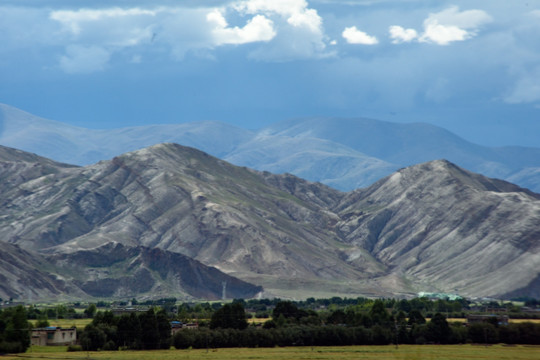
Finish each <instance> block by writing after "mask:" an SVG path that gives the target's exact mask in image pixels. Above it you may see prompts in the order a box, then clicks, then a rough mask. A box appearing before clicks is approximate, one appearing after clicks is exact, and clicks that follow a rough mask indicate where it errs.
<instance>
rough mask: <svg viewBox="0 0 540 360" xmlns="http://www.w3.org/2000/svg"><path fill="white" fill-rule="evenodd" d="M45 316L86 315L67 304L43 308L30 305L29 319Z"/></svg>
mask: <svg viewBox="0 0 540 360" xmlns="http://www.w3.org/2000/svg"><path fill="white" fill-rule="evenodd" d="M44 317H46V318H47V319H80V318H83V317H84V315H83V314H81V313H78V312H76V310H75V309H74V308H72V307H67V306H66V305H56V306H53V307H46V308H41V309H40V308H38V307H36V306H30V307H29V308H28V319H42V318H44Z"/></svg>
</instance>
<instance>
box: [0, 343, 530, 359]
mask: <svg viewBox="0 0 540 360" xmlns="http://www.w3.org/2000/svg"><path fill="white" fill-rule="evenodd" d="M2 359H3V360H4V359H5V360H7V359H111V360H113V359H125V360H127V359H159V360H169V359H190V360H199V359H216V360H218V359H219V360H236V359H238V360H242V359H246V360H247V359H260V360H266V359H268V360H277V359H279V360H285V359H368V360H369V359H377V360H382V359H401V360H413V359H433V360H435V359H436V360H446V359H448V360H454V359H471V360H472V359H474V360H477V359H509V360H510V359H511V360H528V359H540V347H539V346H505V345H493V346H487V347H486V346H483V345H401V346H399V348H398V349H396V348H395V346H390V345H387V346H346V347H314V348H311V347H286V348H277V347H276V348H268V349H266V348H260V349H246V348H241V349H210V350H155V351H113V352H110V351H100V352H76V353H73V352H70V353H68V352H66V347H55V348H53V347H48V348H47V347H34V348H32V349H30V350H29V351H28V352H26V353H25V354H18V355H14V356H6V357H2Z"/></svg>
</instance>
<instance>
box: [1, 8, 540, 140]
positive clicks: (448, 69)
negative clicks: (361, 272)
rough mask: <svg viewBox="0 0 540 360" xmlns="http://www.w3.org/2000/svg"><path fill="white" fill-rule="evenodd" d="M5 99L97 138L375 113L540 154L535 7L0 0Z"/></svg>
mask: <svg viewBox="0 0 540 360" xmlns="http://www.w3.org/2000/svg"><path fill="white" fill-rule="evenodd" d="M0 103H5V104H8V105H11V106H15V107H17V108H20V109H23V110H25V111H28V112H30V113H32V114H35V115H38V116H41V117H44V118H47V119H52V120H57V121H61V122H64V123H68V124H72V125H76V126H82V127H88V128H94V129H107V128H119V127H126V126H139V125H148V124H168V123H183V122H192V121H202V120H215V121H222V122H227V123H231V124H234V125H237V126H241V127H245V128H249V129H259V128H262V127H264V126H267V125H269V124H272V123H274V122H278V121H282V120H286V119H290V118H298V117H312V116H324V117H368V118H374V119H379V120H386V121H392V122H400V123H409V122H426V123H431V124H434V125H437V126H441V127H444V128H446V129H448V130H450V131H452V132H454V133H456V134H457V135H459V136H461V137H463V138H465V139H467V140H470V141H473V142H476V143H479V144H483V145H489V146H502V145H521V146H534V147H540V0H525V1H519V0H515V1H508V0H467V1H464V0H463V1H462V0H456V1H444V0H441V1H428V0H423V1H421V0H399V1H395V0H332V1H331V0H233V1H217V0H186V1H172V0H168V1H167V0H152V1H149V0H146V1H143V0H130V1H127V0H108V1H104V0H93V1H86V0H1V1H0Z"/></svg>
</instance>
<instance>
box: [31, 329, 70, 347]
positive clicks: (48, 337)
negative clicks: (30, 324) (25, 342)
mask: <svg viewBox="0 0 540 360" xmlns="http://www.w3.org/2000/svg"><path fill="white" fill-rule="evenodd" d="M31 339H32V340H31V341H32V345H37V346H62V345H64V346H65V345H73V344H75V343H76V342H77V328H76V327H72V328H68V329H64V328H60V327H56V326H48V327H44V328H37V329H32V335H31Z"/></svg>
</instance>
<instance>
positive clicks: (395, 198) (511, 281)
mask: <svg viewBox="0 0 540 360" xmlns="http://www.w3.org/2000/svg"><path fill="white" fill-rule="evenodd" d="M539 199H540V195H539V194H535V193H532V192H530V191H528V190H525V189H522V188H519V187H517V186H515V185H513V184H510V183H507V182H504V181H500V180H495V179H488V178H485V177H483V176H481V175H477V174H473V173H470V172H467V171H465V170H463V169H460V168H458V167H457V166H455V165H453V164H451V163H449V162H447V161H443V160H441V161H433V162H429V163H424V164H420V165H416V166H412V167H409V168H405V169H402V170H400V171H398V172H397V173H395V174H393V175H391V176H389V177H387V178H385V179H383V180H381V181H379V182H377V183H376V184H374V185H373V186H371V187H369V188H367V189H364V190H359V191H356V192H353V193H350V194H348V196H347V197H346V198H345V199H344V200H343V202H342V204H341V205H340V206H339V214H340V215H341V217H342V218H343V219H344V220H343V221H342V222H341V223H339V224H338V226H337V227H338V229H339V231H340V232H341V233H342V234H344V236H345V237H346V238H347V239H348V241H350V243H352V244H357V245H359V246H361V247H364V248H366V249H368V250H369V251H370V252H371V253H372V254H373V256H375V257H376V258H377V259H378V260H380V261H381V262H383V263H384V264H385V265H387V266H388V267H389V269H390V271H391V272H393V273H396V274H400V275H401V274H403V275H405V276H406V277H407V278H410V279H412V281H414V282H415V283H417V284H418V286H422V285H424V286H426V287H432V288H435V289H439V290H443V291H456V292H459V293H461V294H466V295H471V296H478V295H487V294H489V295H490V296H505V295H506V294H507V293H509V292H510V291H511V290H514V289H516V290H517V289H520V290H519V291H518V293H519V292H521V295H524V294H527V295H534V296H538V295H539V294H540V287H539V286H538V281H537V278H538V276H539V273H540V201H539Z"/></svg>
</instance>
